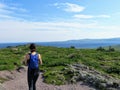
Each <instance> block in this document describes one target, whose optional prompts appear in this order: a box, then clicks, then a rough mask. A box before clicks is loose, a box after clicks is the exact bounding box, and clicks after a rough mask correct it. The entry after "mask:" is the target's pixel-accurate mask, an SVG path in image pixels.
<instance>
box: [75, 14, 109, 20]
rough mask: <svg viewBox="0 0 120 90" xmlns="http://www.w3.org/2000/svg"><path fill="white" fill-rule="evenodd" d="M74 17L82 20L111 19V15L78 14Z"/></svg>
mask: <svg viewBox="0 0 120 90" xmlns="http://www.w3.org/2000/svg"><path fill="white" fill-rule="evenodd" d="M73 17H75V18H82V19H90V18H110V16H109V15H97V16H94V15H82V14H76V15H74V16H73Z"/></svg>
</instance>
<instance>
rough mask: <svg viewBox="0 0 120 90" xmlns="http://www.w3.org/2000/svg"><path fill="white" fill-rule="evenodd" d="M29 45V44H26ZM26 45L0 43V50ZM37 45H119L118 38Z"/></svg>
mask: <svg viewBox="0 0 120 90" xmlns="http://www.w3.org/2000/svg"><path fill="white" fill-rule="evenodd" d="M27 43H29V42H27ZM27 43H25V42H24V43H0V48H5V47H8V46H18V45H24V44H27ZM36 43H37V44H38V45H42V46H55V47H71V46H74V47H75V48H97V47H100V46H102V47H106V46H113V45H120V38H110V39H80V40H68V41H59V42H58V41H56V42H36Z"/></svg>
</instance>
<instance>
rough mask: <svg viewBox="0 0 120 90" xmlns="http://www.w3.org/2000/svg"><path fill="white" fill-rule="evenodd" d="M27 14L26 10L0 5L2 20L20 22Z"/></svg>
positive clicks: (0, 17) (0, 18)
mask: <svg viewBox="0 0 120 90" xmlns="http://www.w3.org/2000/svg"><path fill="white" fill-rule="evenodd" d="M26 12H27V10H26V9H24V8H21V7H17V6H13V5H7V4H4V3H0V20H4V19H17V20H20V18H21V17H20V16H23V15H25V13H26ZM21 19H22V18H21Z"/></svg>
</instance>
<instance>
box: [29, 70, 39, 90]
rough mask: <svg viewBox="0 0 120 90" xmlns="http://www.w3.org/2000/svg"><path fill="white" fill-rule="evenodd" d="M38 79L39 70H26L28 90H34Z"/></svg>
mask: <svg viewBox="0 0 120 90" xmlns="http://www.w3.org/2000/svg"><path fill="white" fill-rule="evenodd" d="M38 77H39V69H38V68H37V69H30V68H28V86H29V90H36V81H37V79H38Z"/></svg>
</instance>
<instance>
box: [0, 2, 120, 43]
mask: <svg viewBox="0 0 120 90" xmlns="http://www.w3.org/2000/svg"><path fill="white" fill-rule="evenodd" d="M114 37H120V0H0V42H1V43H2V42H35V41H39V42H46V41H65V40H71V39H72V40H73V39H86V38H114Z"/></svg>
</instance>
